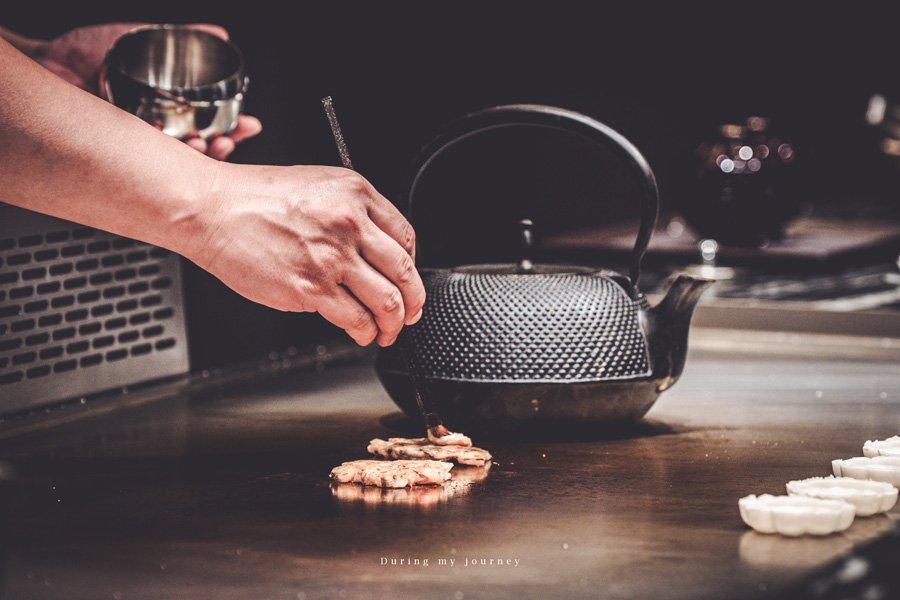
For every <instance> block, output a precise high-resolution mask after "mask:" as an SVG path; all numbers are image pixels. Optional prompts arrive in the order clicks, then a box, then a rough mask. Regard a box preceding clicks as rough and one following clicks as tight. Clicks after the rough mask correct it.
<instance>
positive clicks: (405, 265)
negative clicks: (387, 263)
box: [397, 254, 416, 284]
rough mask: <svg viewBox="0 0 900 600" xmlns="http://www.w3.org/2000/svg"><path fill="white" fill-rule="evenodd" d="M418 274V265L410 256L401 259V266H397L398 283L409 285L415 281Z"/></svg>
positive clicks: (406, 255)
mask: <svg viewBox="0 0 900 600" xmlns="http://www.w3.org/2000/svg"><path fill="white" fill-rule="evenodd" d="M415 274H416V265H415V264H414V263H413V260H412V257H411V256H410V255H409V254H404V255H403V256H401V257H400V264H399V265H398V266H397V283H400V284H407V283H410V282H412V281H413V279H414V278H415Z"/></svg>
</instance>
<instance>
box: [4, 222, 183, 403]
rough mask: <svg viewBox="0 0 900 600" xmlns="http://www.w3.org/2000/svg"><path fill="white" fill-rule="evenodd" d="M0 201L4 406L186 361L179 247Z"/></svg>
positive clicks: (103, 385) (127, 380)
mask: <svg viewBox="0 0 900 600" xmlns="http://www.w3.org/2000/svg"><path fill="white" fill-rule="evenodd" d="M0 210H2V212H0V216H2V217H3V218H4V220H3V226H2V228H0V412H2V413H6V412H11V411H14V410H17V409H22V408H27V407H30V406H35V405H39V404H40V403H46V402H52V401H54V400H60V399H64V398H67V397H77V396H78V395H84V394H88V393H92V392H97V391H101V390H103V389H108V388H111V387H115V386H121V385H128V384H131V383H135V382H137V381H141V380H144V379H149V378H152V377H154V376H159V375H160V374H163V373H165V372H168V371H172V367H173V362H172V361H173V360H174V361H175V362H177V363H183V364H184V365H185V366H184V367H183V368H182V367H179V368H178V369H177V370H179V371H180V370H186V354H185V349H184V348H183V347H184V346H185V340H184V327H183V322H182V319H183V314H182V309H181V294H180V281H179V269H178V265H177V256H175V255H173V254H171V253H170V252H168V251H166V250H164V249H161V248H157V247H154V246H150V245H147V244H144V243H141V242H136V241H134V240H130V239H126V238H122V237H118V236H114V235H112V234H109V233H106V232H101V231H97V230H94V229H89V228H84V227H80V226H77V225H74V224H72V223H67V222H65V221H59V220H56V219H50V218H49V217H44V216H42V215H35V214H34V213H27V211H19V210H18V209H13V208H11V207H5V206H4V207H2V208H0ZM10 234H14V235H10ZM166 353H169V354H173V356H172V358H171V359H170V358H168V357H166V358H164V359H162V361H160V360H157V359H156V356H155V355H160V354H166ZM134 361H140V362H142V363H143V366H142V367H138V366H136V365H134V364H133V363H134Z"/></svg>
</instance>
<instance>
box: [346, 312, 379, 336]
mask: <svg viewBox="0 0 900 600" xmlns="http://www.w3.org/2000/svg"><path fill="white" fill-rule="evenodd" d="M372 326H373V322H372V317H371V315H369V313H367V312H366V311H365V310H363V309H359V310H355V311H353V313H352V314H350V315H349V317H348V319H347V329H348V331H353V332H356V333H358V334H366V330H367V329H372Z"/></svg>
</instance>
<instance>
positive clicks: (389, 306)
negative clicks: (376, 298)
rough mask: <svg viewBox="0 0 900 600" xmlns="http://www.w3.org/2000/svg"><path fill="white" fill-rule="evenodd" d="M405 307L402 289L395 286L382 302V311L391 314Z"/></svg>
mask: <svg viewBox="0 0 900 600" xmlns="http://www.w3.org/2000/svg"><path fill="white" fill-rule="evenodd" d="M401 308H403V295H402V294H401V293H400V290H398V289H397V288H393V289H392V290H390V291H389V292H388V293H387V294H386V295H385V297H384V299H383V300H382V302H381V312H382V313H386V314H389V315H392V314H395V313H397V312H399V311H400V309H401Z"/></svg>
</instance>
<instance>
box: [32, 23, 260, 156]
mask: <svg viewBox="0 0 900 600" xmlns="http://www.w3.org/2000/svg"><path fill="white" fill-rule="evenodd" d="M143 25H146V23H108V24H104V25H90V26H87V27H79V28H77V29H73V30H71V31H69V32H67V33H64V34H63V35H61V36H59V37H57V38H55V39H53V40H50V41H46V42H41V43H37V44H34V46H33V48H32V50H31V52H30V54H31V58H32V59H34V60H35V61H36V62H38V63H39V64H41V65H43V66H44V67H45V68H46V69H48V70H49V71H51V72H53V73H55V74H56V75H58V76H60V77H61V78H63V79H64V80H66V81H68V82H69V83H71V84H73V85H75V86H78V87H79V88H81V89H83V90H86V91H88V92H90V93H92V94H94V95H96V96H100V97H102V98H104V99H107V100H108V98H106V95H105V92H104V91H103V86H102V77H103V75H102V74H103V63H104V61H105V60H106V53H107V52H108V51H109V49H110V48H111V47H112V45H113V44H114V43H115V41H116V40H117V39H119V38H120V37H121V36H122V35H124V34H126V33H128V32H129V31H131V30H132V29H134V28H135V27H141V26H143ZM190 27H193V28H195V29H200V30H202V31H206V32H208V33H211V34H213V35H216V36H219V37H221V38H222V39H226V40H227V39H228V32H227V31H226V30H225V29H224V28H222V27H219V26H218V25H210V24H205V23H200V24H194V25H190ZM260 131H262V124H261V123H260V122H259V119H257V118H256V117H251V116H248V115H241V116H240V117H238V122H237V126H236V127H235V128H234V130H233V131H232V132H230V133H229V134H228V135H223V136H219V137H217V138H216V139H215V140H211V141H208V142H207V141H205V140H202V139H200V138H192V139H188V140H185V143H187V145H188V146H190V147H192V148H194V149H196V150H198V151H200V152H202V153H204V154H207V155H208V156H211V157H213V158H216V159H218V160H224V159H226V158H227V157H228V156H229V155H230V154H231V153H232V152H233V151H234V149H235V146H236V144H238V143H240V142H242V141H244V140H246V139H248V138H251V137H253V136H255V135H256V134H258V133H259V132H260Z"/></svg>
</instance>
